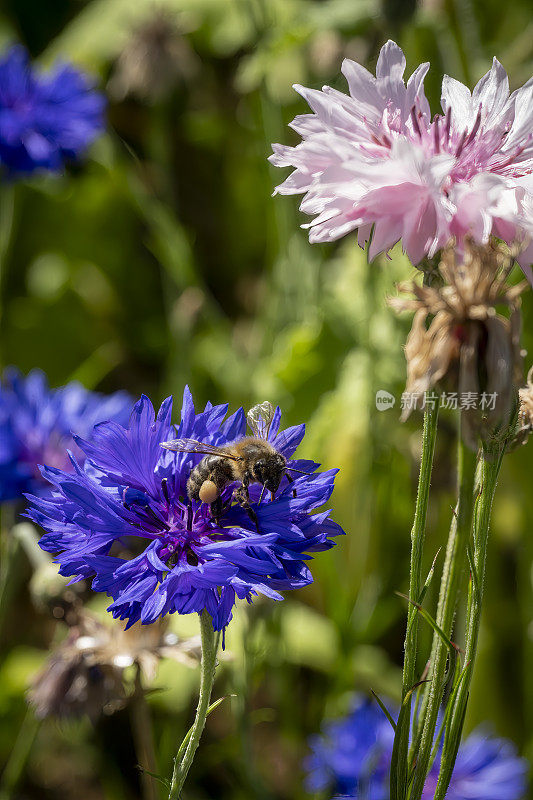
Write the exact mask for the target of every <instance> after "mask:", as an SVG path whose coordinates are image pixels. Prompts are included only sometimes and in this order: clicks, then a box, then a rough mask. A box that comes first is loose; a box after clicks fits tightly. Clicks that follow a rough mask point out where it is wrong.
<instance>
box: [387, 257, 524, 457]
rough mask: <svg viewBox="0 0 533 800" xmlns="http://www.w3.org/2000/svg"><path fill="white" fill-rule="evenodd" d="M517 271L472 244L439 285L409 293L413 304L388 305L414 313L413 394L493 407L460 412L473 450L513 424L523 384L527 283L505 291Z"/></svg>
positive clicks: (447, 263)
mask: <svg viewBox="0 0 533 800" xmlns="http://www.w3.org/2000/svg"><path fill="white" fill-rule="evenodd" d="M512 264H513V260H512V255H511V253H509V251H508V250H507V252H506V251H505V250H504V249H503V248H502V247H499V246H497V245H495V244H492V243H489V244H486V245H477V244H475V243H473V242H471V241H469V242H467V245H466V249H465V252H464V254H463V255H462V257H461V258H458V256H457V253H456V251H455V248H454V247H452V246H450V247H448V248H446V249H445V250H444V251H443V254H442V259H441V263H440V266H439V273H440V275H441V276H442V279H443V284H442V285H439V286H420V285H418V284H416V283H411V284H409V285H407V286H406V285H404V286H401V287H400V288H401V290H403V291H409V292H410V293H412V294H414V298H406V299H403V298H393V299H391V300H390V303H391V305H392V306H393V307H394V308H395V309H397V310H399V311H405V310H410V311H414V312H415V316H414V319H413V325H412V328H411V332H410V333H409V336H408V339H407V343H406V346H405V355H406V358H407V385H406V391H407V392H408V393H410V394H413V395H415V396H420V397H421V396H422V395H423V393H424V392H426V391H428V390H429V389H433V388H434V387H438V388H441V389H443V390H446V391H453V392H457V393H458V394H461V395H463V394H464V393H470V396H474V395H475V396H476V397H477V398H479V399H481V398H483V397H485V398H491V399H493V402H487V401H486V402H484V403H483V402H481V403H478V404H477V405H476V406H475V407H474V406H472V407H469V408H468V409H465V410H464V411H463V432H464V435H465V438H466V440H467V441H468V442H469V443H470V444H471V445H472V446H473V447H476V446H477V440H478V437H479V436H481V437H482V438H485V437H486V436H489V435H490V431H492V430H493V429H494V428H495V426H497V425H499V424H500V423H502V422H503V423H507V422H508V421H509V417H510V414H511V410H512V406H513V398H514V397H515V395H516V391H517V388H518V386H520V384H521V382H522V377H521V376H522V355H521V351H520V326H521V317H520V294H521V293H522V292H523V291H524V289H525V288H526V286H527V283H526V282H525V281H524V282H522V283H520V284H518V285H517V286H512V285H510V284H509V283H508V280H507V278H508V275H509V272H510V270H511V268H512ZM500 307H502V308H505V309H507V315H506V316H504V315H503V314H501V313H498V309H499V308H500ZM480 405H481V407H479V406H480ZM408 414H409V408H406V413H404V416H408Z"/></svg>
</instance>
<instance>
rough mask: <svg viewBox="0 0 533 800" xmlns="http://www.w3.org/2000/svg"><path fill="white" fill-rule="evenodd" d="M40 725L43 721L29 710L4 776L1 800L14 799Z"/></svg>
mask: <svg viewBox="0 0 533 800" xmlns="http://www.w3.org/2000/svg"><path fill="white" fill-rule="evenodd" d="M40 725H41V720H39V719H37V718H36V717H35V715H34V713H33V711H32V710H31V709H28V710H27V711H26V716H25V717H24V721H23V723H22V725H21V727H20V730H19V733H18V736H17V738H16V740H15V744H14V746H13V750H12V751H11V754H10V756H9V759H8V762H7V764H6V766H5V769H4V772H3V774H2V782H1V784H0V800H11V798H12V797H13V794H14V792H15V790H16V788H17V786H18V785H19V783H20V779H21V778H22V775H23V773H24V768H25V767H26V764H27V762H28V758H29V756H30V753H31V748H32V746H33V742H34V740H35V737H36V735H37V732H38V730H39V727H40Z"/></svg>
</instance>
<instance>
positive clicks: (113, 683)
mask: <svg viewBox="0 0 533 800" xmlns="http://www.w3.org/2000/svg"><path fill="white" fill-rule="evenodd" d="M200 652H201V647H200V642H199V637H194V638H191V639H187V640H183V641H178V639H177V637H176V636H175V635H174V634H172V633H169V632H168V630H167V624H166V622H157V623H154V624H152V625H141V624H140V623H137V624H136V625H133V626H132V627H131V628H129V629H128V630H127V631H124V630H123V628H122V626H121V625H120V623H116V622H112V623H111V624H109V623H107V624H103V623H102V622H100V621H99V620H98V619H97V618H96V617H95V616H93V615H92V614H90V613H88V612H87V611H85V610H82V611H81V612H80V613H79V615H78V618H77V623H76V625H74V626H73V627H71V628H70V631H69V634H68V636H67V638H66V639H65V641H64V642H62V643H61V644H60V645H59V646H58V647H57V648H56V649H55V650H54V651H53V652H52V654H51V656H50V658H49V659H48V662H47V664H46V666H45V668H44V669H43V670H42V672H40V673H39V674H38V675H37V677H36V678H35V679H34V681H33V684H32V686H31V688H30V691H29V693H28V701H29V703H30V704H31V705H32V706H33V707H34V709H35V713H36V715H37V716H38V717H41V718H42V717H48V716H54V717H78V716H82V715H84V714H86V715H87V716H88V717H89V718H90V719H91V720H92V721H93V722H95V721H96V720H97V719H98V717H99V716H100V715H101V714H113V713H114V712H115V711H117V710H118V709H120V708H123V707H124V706H125V705H126V703H127V702H128V700H129V698H130V696H131V691H130V687H129V686H128V683H127V681H126V677H125V674H124V673H125V669H126V668H127V667H130V666H132V665H136V666H137V667H138V668H139V669H140V670H141V672H142V674H143V675H144V676H145V678H146V679H147V680H148V681H151V680H152V679H153V678H154V677H155V673H156V669H157V664H158V662H159V660H160V659H161V658H163V657H168V658H173V659H174V660H175V661H179V662H181V663H183V664H186V665H188V666H195V665H196V664H197V663H198V660H199V659H200Z"/></svg>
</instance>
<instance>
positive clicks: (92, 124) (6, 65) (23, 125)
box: [0, 45, 105, 176]
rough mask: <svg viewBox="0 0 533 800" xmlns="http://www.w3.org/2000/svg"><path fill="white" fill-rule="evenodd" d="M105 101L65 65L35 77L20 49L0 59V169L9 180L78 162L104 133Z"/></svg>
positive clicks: (35, 74)
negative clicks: (70, 162)
mask: <svg viewBox="0 0 533 800" xmlns="http://www.w3.org/2000/svg"><path fill="white" fill-rule="evenodd" d="M104 110H105V99H104V97H103V95H101V94H99V93H98V92H96V91H95V90H94V88H93V87H92V85H91V83H90V82H89V80H88V79H87V77H86V76H85V75H83V73H81V72H79V71H78V70H77V69H75V68H74V67H72V66H69V65H67V64H64V65H58V66H57V67H56V68H55V70H54V71H53V72H50V73H48V74H46V75H41V74H38V73H36V72H35V71H34V69H33V68H32V65H31V64H30V61H29V56H28V53H27V52H26V50H25V49H24V48H23V47H22V46H21V45H15V46H13V47H12V48H11V49H10V50H9V51H8V52H7V54H6V55H5V56H4V58H3V59H2V60H1V61H0V165H1V166H2V167H3V168H4V169H5V170H6V172H7V173H8V174H9V175H11V176H17V175H20V174H28V173H31V172H35V171H41V170H49V171H53V172H59V171H61V170H62V169H63V166H64V164H65V162H66V161H72V160H76V159H78V158H80V156H82V155H83V153H84V152H85V150H86V149H87V147H88V146H89V145H90V144H91V142H92V141H93V140H94V139H95V138H96V137H97V136H98V135H99V134H100V133H101V132H102V131H103V129H104Z"/></svg>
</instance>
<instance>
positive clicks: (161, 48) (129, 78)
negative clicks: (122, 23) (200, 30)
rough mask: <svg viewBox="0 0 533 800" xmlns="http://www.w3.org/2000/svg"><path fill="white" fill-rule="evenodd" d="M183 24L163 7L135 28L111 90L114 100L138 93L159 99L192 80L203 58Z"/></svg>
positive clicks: (148, 99)
mask: <svg viewBox="0 0 533 800" xmlns="http://www.w3.org/2000/svg"><path fill="white" fill-rule="evenodd" d="M183 33H184V29H183V24H180V23H178V21H177V20H176V19H175V16H174V15H172V14H171V13H170V12H167V11H166V10H165V9H163V8H159V9H156V11H155V13H154V12H152V14H151V16H150V18H149V19H146V20H145V21H144V23H143V24H142V25H140V26H139V27H138V28H137V29H135V30H134V31H132V33H131V36H130V38H129V41H128V42H127V44H126V46H125V47H124V49H123V50H122V52H121V53H120V55H119V57H118V59H117V61H116V64H115V67H114V70H113V74H112V76H111V78H110V80H109V84H108V91H109V93H110V95H111V97H112V98H113V99H114V100H119V101H120V100H124V98H125V97H127V96H130V95H131V96H134V97H136V98H137V99H139V100H142V101H146V102H158V101H160V100H163V99H165V97H166V96H167V95H168V94H169V93H170V92H172V91H173V90H174V89H175V88H176V87H177V86H179V85H181V84H183V83H186V82H187V81H189V80H190V79H192V78H193V77H194V76H195V74H196V73H197V71H198V68H199V59H198V57H197V55H196V53H195V52H194V50H193V49H192V47H191V46H190V45H189V43H188V41H187V39H186V38H185V36H184V35H183Z"/></svg>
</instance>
